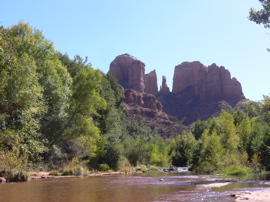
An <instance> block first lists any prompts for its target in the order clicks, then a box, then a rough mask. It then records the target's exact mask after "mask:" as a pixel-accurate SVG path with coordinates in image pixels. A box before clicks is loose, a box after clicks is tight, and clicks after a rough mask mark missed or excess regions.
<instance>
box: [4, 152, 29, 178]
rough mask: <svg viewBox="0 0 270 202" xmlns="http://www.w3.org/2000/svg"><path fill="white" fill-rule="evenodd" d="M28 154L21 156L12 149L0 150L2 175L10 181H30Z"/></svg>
mask: <svg viewBox="0 0 270 202" xmlns="http://www.w3.org/2000/svg"><path fill="white" fill-rule="evenodd" d="M26 170H27V156H19V155H18V153H16V152H12V151H1V152H0V176H1V177H4V178H5V179H6V180H7V181H8V182H17V181H29V180H30V175H29V174H28V172H27V171H26Z"/></svg>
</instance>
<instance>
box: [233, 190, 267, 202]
mask: <svg viewBox="0 0 270 202" xmlns="http://www.w3.org/2000/svg"><path fill="white" fill-rule="evenodd" d="M231 196H233V197H235V201H236V202H239V201H253V202H269V201H270V190H262V191H245V192H237V193H232V194H231Z"/></svg>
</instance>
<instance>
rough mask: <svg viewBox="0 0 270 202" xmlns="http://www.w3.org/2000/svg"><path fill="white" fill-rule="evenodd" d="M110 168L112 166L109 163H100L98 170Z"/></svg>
mask: <svg viewBox="0 0 270 202" xmlns="http://www.w3.org/2000/svg"><path fill="white" fill-rule="evenodd" d="M109 169H110V167H109V166H108V165H107V164H105V163H104V164H100V165H99V168H98V170H99V171H106V170H109Z"/></svg>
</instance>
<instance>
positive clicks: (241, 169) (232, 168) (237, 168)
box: [215, 165, 252, 175]
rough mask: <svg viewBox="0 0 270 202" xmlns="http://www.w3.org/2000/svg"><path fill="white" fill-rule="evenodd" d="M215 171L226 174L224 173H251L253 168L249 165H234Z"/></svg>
mask: <svg viewBox="0 0 270 202" xmlns="http://www.w3.org/2000/svg"><path fill="white" fill-rule="evenodd" d="M215 173H219V174H224V175H247V174H251V173H252V170H251V169H250V168H248V167H241V166H234V165H232V166H229V167H226V168H223V169H220V170H217V171H216V172H215Z"/></svg>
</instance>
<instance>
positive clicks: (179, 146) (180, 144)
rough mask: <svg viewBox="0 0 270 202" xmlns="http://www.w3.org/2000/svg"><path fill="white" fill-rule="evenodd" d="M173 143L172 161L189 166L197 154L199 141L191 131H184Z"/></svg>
mask: <svg viewBox="0 0 270 202" xmlns="http://www.w3.org/2000/svg"><path fill="white" fill-rule="evenodd" d="M173 141H174V142H173V143H172V151H171V153H172V163H173V165H175V166H188V165H190V164H191V163H192V161H193V157H194V156H195V155H194V154H195V152H196V148H197V145H198V143H197V141H196V139H195V138H194V136H193V135H192V134H191V133H188V132H185V131H184V132H182V134H181V135H179V136H177V137H176V138H175V139H174V140H173Z"/></svg>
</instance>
